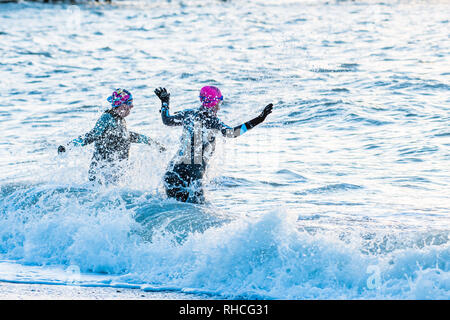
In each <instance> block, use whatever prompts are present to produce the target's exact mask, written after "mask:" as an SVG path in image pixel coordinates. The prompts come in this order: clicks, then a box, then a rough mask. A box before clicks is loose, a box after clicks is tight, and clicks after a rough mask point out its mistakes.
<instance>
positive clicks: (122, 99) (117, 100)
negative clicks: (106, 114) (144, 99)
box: [107, 88, 133, 108]
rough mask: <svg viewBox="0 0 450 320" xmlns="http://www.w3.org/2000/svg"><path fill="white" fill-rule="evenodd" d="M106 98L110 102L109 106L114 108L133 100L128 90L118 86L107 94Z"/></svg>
mask: <svg viewBox="0 0 450 320" xmlns="http://www.w3.org/2000/svg"><path fill="white" fill-rule="evenodd" d="M107 100H108V102H109V103H111V106H112V107H113V108H116V107H119V106H121V105H122V104H124V103H126V104H130V102H131V101H132V100H133V96H132V95H131V93H130V92H129V91H128V90H125V89H120V88H119V89H116V90H114V92H113V93H112V95H111V96H109V97H108V99H107Z"/></svg>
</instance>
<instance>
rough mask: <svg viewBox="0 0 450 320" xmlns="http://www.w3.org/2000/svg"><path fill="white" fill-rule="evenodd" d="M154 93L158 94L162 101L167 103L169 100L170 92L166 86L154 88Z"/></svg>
mask: <svg viewBox="0 0 450 320" xmlns="http://www.w3.org/2000/svg"><path fill="white" fill-rule="evenodd" d="M155 94H156V95H157V96H158V98H159V99H160V100H161V102H162V103H167V104H169V100H170V93H168V92H167V90H166V88H161V87H159V88H156V89H155Z"/></svg>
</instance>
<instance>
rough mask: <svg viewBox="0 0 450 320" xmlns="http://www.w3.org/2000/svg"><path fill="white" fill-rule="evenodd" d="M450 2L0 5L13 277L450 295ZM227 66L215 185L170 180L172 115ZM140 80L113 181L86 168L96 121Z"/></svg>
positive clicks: (361, 295)
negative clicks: (196, 187) (180, 194)
mask: <svg viewBox="0 0 450 320" xmlns="http://www.w3.org/2000/svg"><path fill="white" fill-rule="evenodd" d="M448 12H450V5H449V3H448V2H447V1H431V0H430V1H415V0H411V1H406V0H405V1H391V0H388V1H321V0H317V1H287V0H286V1H262V0H258V1H251V2H247V1H215V0H206V1H197V0H184V1H157V0H155V1H114V2H113V3H112V4H102V3H100V4H95V3H90V2H85V3H82V4H78V5H69V4H42V3H29V2H19V3H8V4H0V132H1V135H0V145H1V148H0V164H1V170H0V260H1V261H0V281H12V282H24V283H55V284H77V285H86V286H123V287H130V288H138V289H141V290H149V291H152V290H163V291H164V290H172V291H176V292H180V293H182V292H189V293H194V294H198V295H204V294H206V295H207V296H208V297H211V298H243V299H386V298H394V299H449V298H450V242H449V230H450V217H449V211H450V188H449V184H450V174H449V171H448V168H449V161H450V151H449V150H450V128H449V120H450V116H449V111H450V107H449V106H450V91H449V89H450V85H449V79H450V60H449V57H450V56H449V53H450V41H449V32H448V30H449V18H450V17H449V15H448ZM204 85H216V86H218V87H220V88H221V91H222V93H223V95H224V104H223V106H222V108H221V110H220V111H219V117H220V118H221V120H222V121H224V122H225V123H226V124H228V125H230V126H236V125H239V124H242V123H243V122H245V121H248V120H250V119H252V118H253V117H255V116H257V115H258V114H259V113H260V112H261V111H262V109H263V108H264V106H265V105H267V104H268V103H273V104H274V111H273V113H272V114H271V115H269V116H268V118H267V120H266V121H265V122H264V123H263V124H261V125H259V126H258V127H256V128H254V129H252V130H251V131H248V132H247V133H246V134H245V135H243V136H241V137H239V138H237V139H223V138H220V137H219V138H218V141H217V150H216V154H215V157H214V159H212V161H211V163H210V166H209V168H208V172H207V177H206V179H205V189H206V191H205V193H206V199H207V201H206V203H205V204H203V205H195V204H184V203H179V202H176V201H174V200H171V199H167V198H166V196H165V194H164V189H163V186H162V177H163V175H164V172H165V169H166V166H167V164H168V162H169V161H170V159H171V158H172V156H173V155H174V154H175V152H176V150H177V148H178V143H179V137H180V134H181V130H180V129H179V128H174V127H166V126H164V125H163V124H162V122H161V119H160V113H159V112H158V111H159V108H160V102H159V100H158V98H157V97H156V96H155V95H154V93H153V90H154V88H156V87H160V86H162V87H166V88H167V89H168V91H169V92H170V93H171V111H172V112H176V111H179V110H183V109H187V108H197V107H198V106H199V101H198V92H199V89H200V88H201V87H202V86H204ZM117 87H123V88H127V89H128V90H130V91H131V92H132V93H133V95H134V108H133V109H132V113H131V114H130V116H129V117H128V118H127V123H128V128H129V130H132V131H135V132H139V133H142V134H146V135H148V136H150V137H151V138H153V139H155V140H158V141H160V142H161V143H163V144H164V145H166V146H167V147H168V151H167V152H166V153H164V154H159V153H158V152H157V150H156V149H155V148H152V147H151V146H147V145H137V144H136V145H133V146H132V149H131V154H130V161H129V167H128V169H127V170H126V171H125V172H124V177H123V179H122V181H121V182H120V183H119V184H118V185H115V186H95V185H91V184H89V183H88V181H87V180H88V177H87V171H88V168H89V163H90V158H91V155H92V151H93V148H92V146H86V147H80V148H74V149H72V150H70V151H69V152H67V154H65V155H63V156H58V154H57V152H56V150H57V147H58V145H60V144H64V143H67V142H68V141H70V140H71V139H73V138H76V137H77V136H79V135H82V134H84V133H86V132H88V131H89V130H90V129H92V127H93V126H94V124H95V122H96V120H97V119H98V118H99V117H100V115H101V114H102V112H103V111H104V110H105V109H107V107H108V104H107V101H106V97H108V95H109V94H110V93H111V92H112V90H113V89H115V88H117Z"/></svg>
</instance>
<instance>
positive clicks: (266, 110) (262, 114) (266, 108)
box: [259, 103, 273, 121]
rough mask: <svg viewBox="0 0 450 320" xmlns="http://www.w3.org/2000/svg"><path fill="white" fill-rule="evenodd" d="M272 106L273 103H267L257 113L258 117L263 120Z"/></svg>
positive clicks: (270, 111) (269, 112)
mask: <svg viewBox="0 0 450 320" xmlns="http://www.w3.org/2000/svg"><path fill="white" fill-rule="evenodd" d="M272 108H273V103H269V104H268V105H267V106H266V107H265V108H264V110H263V112H261V114H260V115H259V117H260V118H261V119H262V120H263V121H264V120H266V117H267V116H268V115H269V114H271V113H272Z"/></svg>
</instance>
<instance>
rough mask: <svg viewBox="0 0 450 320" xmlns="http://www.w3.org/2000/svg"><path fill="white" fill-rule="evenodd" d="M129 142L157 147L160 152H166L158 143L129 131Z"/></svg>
mask: <svg viewBox="0 0 450 320" xmlns="http://www.w3.org/2000/svg"><path fill="white" fill-rule="evenodd" d="M130 142H131V143H144V144H148V145H150V146H157V147H158V148H159V149H160V151H165V150H166V148H165V147H164V146H163V145H162V144H160V143H159V142H157V141H155V140H153V139H151V138H149V137H147V136H145V135H143V134H140V133H136V132H132V131H130Z"/></svg>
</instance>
